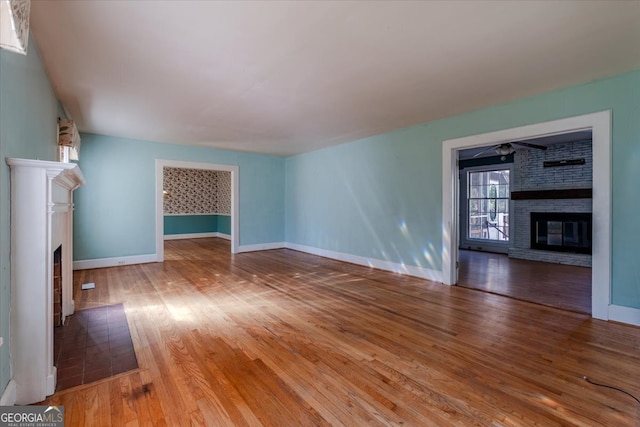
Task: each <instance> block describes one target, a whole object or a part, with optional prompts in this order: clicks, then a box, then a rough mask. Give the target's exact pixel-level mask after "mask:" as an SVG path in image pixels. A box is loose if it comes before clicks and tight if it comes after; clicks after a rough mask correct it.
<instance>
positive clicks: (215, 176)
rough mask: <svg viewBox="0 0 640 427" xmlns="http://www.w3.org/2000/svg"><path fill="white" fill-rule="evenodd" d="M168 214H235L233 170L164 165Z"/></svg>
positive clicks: (165, 197) (165, 207)
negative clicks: (233, 205)
mask: <svg viewBox="0 0 640 427" xmlns="http://www.w3.org/2000/svg"><path fill="white" fill-rule="evenodd" d="M163 189H164V191H165V195H164V213H165V214H223V215H231V172H228V171H212V170H202V169H183V168H167V167H165V168H164V174H163Z"/></svg>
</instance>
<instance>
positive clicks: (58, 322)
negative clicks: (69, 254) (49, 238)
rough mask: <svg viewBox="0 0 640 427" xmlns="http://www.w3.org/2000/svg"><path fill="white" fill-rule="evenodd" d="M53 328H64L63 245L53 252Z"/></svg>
mask: <svg viewBox="0 0 640 427" xmlns="http://www.w3.org/2000/svg"><path fill="white" fill-rule="evenodd" d="M53 326H54V327H56V326H62V245H60V246H58V249H56V250H55V251H53Z"/></svg>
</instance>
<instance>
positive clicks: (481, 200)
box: [467, 169, 510, 241]
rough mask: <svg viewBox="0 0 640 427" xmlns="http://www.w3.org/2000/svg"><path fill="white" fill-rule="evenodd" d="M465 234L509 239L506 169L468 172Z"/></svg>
mask: <svg viewBox="0 0 640 427" xmlns="http://www.w3.org/2000/svg"><path fill="white" fill-rule="evenodd" d="M468 182H469V188H468V192H467V202H468V207H469V209H468V215H469V217H468V220H467V222H468V227H467V228H468V231H469V232H468V234H469V235H468V238H470V239H484V240H495V241H508V240H509V198H510V190H509V170H508V169H499V170H493V171H482V172H469V174H468Z"/></svg>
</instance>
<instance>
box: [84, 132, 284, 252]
mask: <svg viewBox="0 0 640 427" xmlns="http://www.w3.org/2000/svg"><path fill="white" fill-rule="evenodd" d="M156 159H167V160H179V161H191V162H205V163H217V164H227V165H237V166H238V167H239V171H240V172H239V183H240V202H239V204H240V208H239V211H240V221H239V224H240V232H239V235H240V245H251V244H258V243H270V242H282V241H283V240H284V159H283V158H282V157H276V156H265V155H258V154H251V153H242V152H234V151H225V150H216V149H211V148H202V147H193V146H186V145H178V144H159V143H155V142H148V141H140V140H132V139H125V138H117V137H111V136H104V135H94V134H82V148H81V152H80V162H79V164H80V168H81V169H82V172H83V174H84V176H85V179H86V181H87V184H86V185H84V186H82V187H80V188H79V189H78V190H76V191H75V192H74V202H75V211H74V259H75V260H87V259H99V258H111V257H124V256H134V255H147V254H154V253H155V251H156V248H155V221H154V218H155V160H156Z"/></svg>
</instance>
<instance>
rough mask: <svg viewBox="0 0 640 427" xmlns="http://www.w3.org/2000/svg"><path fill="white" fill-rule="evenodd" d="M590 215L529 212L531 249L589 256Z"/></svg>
mask: <svg viewBox="0 0 640 427" xmlns="http://www.w3.org/2000/svg"><path fill="white" fill-rule="evenodd" d="M591 218H592V215H591V213H562V212H531V249H542V250H547V251H558V252H573V253H579V254H591V241H592V239H591V224H592V219H591Z"/></svg>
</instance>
